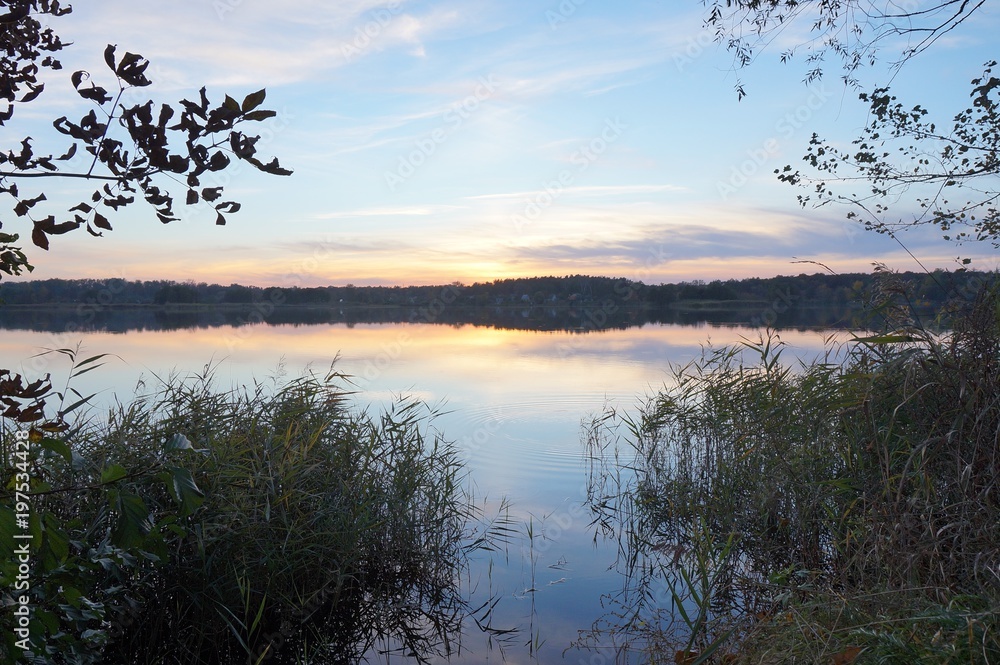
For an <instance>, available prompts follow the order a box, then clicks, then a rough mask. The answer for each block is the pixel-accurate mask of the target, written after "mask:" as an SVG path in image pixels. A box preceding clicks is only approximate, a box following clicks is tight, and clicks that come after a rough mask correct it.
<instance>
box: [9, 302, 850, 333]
mask: <svg viewBox="0 0 1000 665" xmlns="http://www.w3.org/2000/svg"><path fill="white" fill-rule="evenodd" d="M854 318H855V315H854V312H852V311H851V310H846V309H843V308H839V307H808V308H794V309H789V308H787V307H785V306H778V307H774V306H768V307H762V306H760V305H753V306H747V307H744V308H737V309H719V310H698V309H693V310H680V309H646V308H639V307H623V306H619V305H617V304H615V303H612V302H610V301H609V302H608V303H597V302H595V303H586V304H584V305H581V306H579V307H542V306H533V307H524V308H520V307H459V306H447V307H441V308H440V309H429V308H427V307H422V308H418V307H412V308H407V307H387V308H378V307H368V308H364V307H353V308H352V307H343V308H337V307H292V306H284V307H274V306H260V307H258V306H254V305H248V306H245V307H234V306H229V307H190V308H186V309H185V308H183V307H180V306H178V307H174V308H168V309H165V308H157V307H147V306H136V307H134V308H127V307H117V308H101V307H95V306H93V305H81V306H79V307H75V308H74V307H52V308H44V307H3V308H0V328H4V329H8V330H17V329H20V330H35V331H38V332H50V333H67V332H92V331H98V330H104V331H107V332H116V333H124V332H132V331H142V330H181V329H185V328H219V327H227V326H232V327H242V326H248V325H254V324H258V323H267V324H269V325H285V324H288V325H297V326H309V325H330V324H333V325H345V326H347V327H353V326H356V325H363V324H372V323H377V324H386V323H421V322H422V323H438V324H445V325H454V326H460V325H474V326H480V327H489V328H500V329H507V330H533V331H544V330H548V331H575V332H601V331H606V330H614V329H617V330H622V329H626V328H630V327H633V326H641V325H646V324H653V323H659V324H678V325H699V324H712V325H732V326H750V327H756V326H759V325H770V326H772V327H774V328H777V329H786V328H796V329H800V330H805V329H809V328H817V327H823V328H838V327H844V326H848V325H852V324H853V323H854Z"/></svg>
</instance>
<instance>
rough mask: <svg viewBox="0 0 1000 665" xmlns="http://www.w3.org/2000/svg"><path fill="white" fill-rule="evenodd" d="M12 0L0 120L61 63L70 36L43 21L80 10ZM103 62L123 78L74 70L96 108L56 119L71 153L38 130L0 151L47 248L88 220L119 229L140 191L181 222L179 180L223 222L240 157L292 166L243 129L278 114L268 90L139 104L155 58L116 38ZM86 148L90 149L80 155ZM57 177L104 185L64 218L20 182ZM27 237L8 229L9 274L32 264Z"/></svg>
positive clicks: (2, 245)
mask: <svg viewBox="0 0 1000 665" xmlns="http://www.w3.org/2000/svg"><path fill="white" fill-rule="evenodd" d="M5 4H6V8H7V10H8V12H7V13H6V14H5V15H4V16H3V17H2V20H0V43H2V44H3V45H4V47H5V48H4V49H3V50H2V52H0V91H2V93H0V96H2V97H3V98H4V99H5V100H6V102H7V105H6V108H5V109H4V110H3V111H0V125H6V124H7V123H8V122H9V121H10V120H11V119H12V118H13V116H14V113H15V110H18V109H20V108H21V107H23V106H24V105H25V104H29V103H31V102H33V101H34V100H35V99H37V98H38V97H39V95H40V94H41V93H42V92H43V90H44V87H45V86H44V84H43V83H42V82H40V81H39V80H38V78H37V77H38V73H39V71H40V70H41V69H43V68H44V69H49V70H52V71H59V70H61V69H62V63H61V62H60V61H59V60H58V59H56V57H55V56H56V54H58V53H59V52H60V51H62V50H63V48H64V47H65V46H66V45H65V44H64V43H63V42H62V41H61V40H60V39H59V36H58V35H57V34H56V33H55V32H54V31H53V29H52V28H51V27H49V26H43V21H47V20H51V19H55V18H58V17H61V16H63V15H65V14H68V13H70V12H71V11H72V9H71V8H70V7H69V6H63V5H61V4H60V3H59V2H58V0H14V1H12V2H7V3H5ZM43 53H44V54H45V55H44V57H43ZM104 61H105V63H106V64H107V66H108V68H109V69H110V71H111V76H112V78H113V80H114V82H115V85H114V86H113V87H112V88H111V92H109V89H108V88H105V87H102V86H101V85H98V84H97V83H95V82H94V81H93V80H92V78H91V74H90V72H87V71H83V70H78V71H75V72H73V74H72V75H71V76H70V82H71V83H72V85H73V88H74V89H75V91H76V93H77V94H78V95H79V96H80V97H81V98H82V99H84V100H85V101H87V102H88V103H89V104H91V105H92V108H91V109H90V110H89V111H88V112H87V113H86V114H84V115H83V116H82V117H81V118H80V120H78V121H73V120H70V119H69V118H68V117H66V116H62V117H60V118H57V119H56V120H55V121H54V122H53V123H52V124H53V127H54V128H55V130H56V132H58V134H60V135H62V136H64V137H66V138H67V139H69V142H68V145H67V147H66V150H65V152H63V153H62V154H61V155H59V156H55V155H53V154H38V153H36V152H35V149H34V147H33V146H32V141H33V140H34V139H33V138H32V137H30V136H29V137H26V138H25V139H23V140H22V141H21V142H20V146H19V147H18V148H16V149H11V150H7V151H4V152H0V168H3V170H2V171H0V191H2V192H3V193H5V194H7V195H8V196H10V197H11V198H12V199H13V202H12V210H13V212H14V214H15V215H16V216H17V217H25V218H27V220H28V221H30V222H31V240H32V242H33V243H34V244H35V245H36V246H37V247H40V248H42V249H48V247H49V241H50V236H53V235H61V234H64V233H68V232H69V231H73V230H75V229H78V228H81V227H84V228H86V229H87V231H88V232H89V233H90V234H91V235H95V236H100V235H102V233H103V231H110V230H111V228H112V227H111V223H110V221H109V220H108V217H107V215H108V214H109V210H110V211H118V210H120V209H122V208H125V207H127V206H129V205H131V204H132V203H134V202H135V200H136V198H137V196H141V198H142V199H144V200H145V201H146V202H147V203H148V204H149V205H151V206H152V207H153V209H154V211H155V214H156V217H157V218H158V219H159V220H160V221H161V222H163V223H168V222H172V221H175V220H177V219H179V218H178V216H177V213H176V211H175V210H174V202H175V194H174V193H173V191H172V189H173V188H174V187H175V186H176V185H179V186H180V189H181V190H182V191H183V193H184V194H183V195H184V199H183V200H184V204H185V205H188V206H194V205H197V204H199V203H201V202H205V203H207V204H209V205H211V206H212V207H213V209H214V212H215V220H216V223H217V224H225V222H226V218H225V214H229V213H234V212H237V211H238V210H239V209H240V204H239V203H238V202H236V201H226V200H222V197H223V189H224V188H223V186H219V185H218V180H217V179H216V178H214V175H215V174H217V173H219V172H221V171H224V170H225V169H227V168H228V167H229V166H230V165H231V164H232V163H233V159H234V158H235V159H236V160H237V161H244V162H246V163H248V164H250V165H252V166H253V167H254V168H256V169H258V170H260V171H263V172H265V173H271V174H275V175H288V174H290V173H291V171H288V170H287V169H284V168H282V167H281V166H280V165H279V163H278V161H277V159H272V160H271V161H269V162H267V163H265V162H263V161H261V159H260V158H259V157H258V155H257V145H256V144H257V143H258V141H259V140H260V136H259V135H256V136H254V135H251V134H248V133H245V132H244V131H243V125H244V123H252V122H261V121H264V120H266V119H268V118H272V117H274V116H275V115H276V113H275V112H274V111H270V110H265V109H262V108H260V105H261V104H262V103H263V101H264V97H265V91H264V90H259V91H257V92H254V93H251V94H249V95H247V96H246V97H244V98H243V100H242V102H238V101H237V100H236V99H234V98H232V97H230V96H228V95H226V97H225V99H224V101H223V102H222V103H221V104H219V105H213V104H212V103H210V102H209V100H208V96H207V94H206V91H205V89H204V88H202V89H201V91H200V92H199V96H198V98H197V99H196V100H195V101H191V100H188V99H182V100H181V101H180V103H179V106H180V107H181V108H180V109H179V113H178V111H177V110H175V108H174V107H172V106H170V105H168V104H161V105H159V107H158V108H156V107H155V106H154V104H153V101H152V100H147V101H135V103H131V102H132V101H134V98H135V97H136V96H137V92H136V91H137V90H138V89H140V88H144V87H147V86H149V85H151V83H152V82H151V81H150V79H149V78H147V76H146V70H147V68H148V66H149V62H148V61H147V60H146V59H144V58H143V57H142V56H141V55H138V54H136V53H130V52H126V53H124V54H120V55H119V54H118V53H117V47H116V46H115V45H112V44H109V45H108V47H107V48H106V49H105V51H104ZM115 88H117V90H115ZM78 153H81V156H82V154H83V153H86V154H87V155H88V157H87V158H86V159H84V160H83V162H82V163H80V162H79V159H80V158H79V157H77V155H78ZM88 162H89V164H88ZM99 167H100V168H99ZM52 177H56V178H75V179H83V180H87V181H93V182H95V183H97V184H96V186H95V189H94V191H93V193H92V194H91V195H90V196H88V197H86V198H85V199H84V200H81V201H79V202H78V203H76V204H75V205H73V206H72V207H70V208H69V209H68V211H66V212H65V213H59V217H57V216H56V214H44V213H42V212H39V207H38V206H39V204H41V203H42V202H44V201H46V199H47V196H46V193H45V192H39V191H37V190H36V191H33V192H31V193H27V192H23V191H22V190H21V188H19V187H18V184H17V183H15V182H14V181H15V180H23V179H33V178H52ZM18 240H19V234H17V233H8V232H2V233H0V277H2V275H3V274H4V273H6V274H8V275H19V274H21V273H22V272H23V271H24V270H28V271H31V270H32V269H33V268H32V266H31V265H30V264H29V263H28V258H27V256H26V255H25V253H24V251H23V250H22V248H21V247H20V246H18V245H16V244H15V243H17V242H18Z"/></svg>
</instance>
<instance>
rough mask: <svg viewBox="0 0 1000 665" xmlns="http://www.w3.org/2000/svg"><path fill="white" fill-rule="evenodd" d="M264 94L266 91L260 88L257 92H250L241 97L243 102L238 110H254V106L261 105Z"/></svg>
mask: <svg viewBox="0 0 1000 665" xmlns="http://www.w3.org/2000/svg"><path fill="white" fill-rule="evenodd" d="M265 95H266V91H265V90H264V88H261V89H260V90H258V91H257V92H251V93H250V94H249V95H247V96H246V97H244V98H243V104H242V105H241V107H240V110H242V111H243V112H244V113H246V112H247V111H252V110H254V109H255V108H257V107H258V106H260V105H261V102H263V101H264V96H265Z"/></svg>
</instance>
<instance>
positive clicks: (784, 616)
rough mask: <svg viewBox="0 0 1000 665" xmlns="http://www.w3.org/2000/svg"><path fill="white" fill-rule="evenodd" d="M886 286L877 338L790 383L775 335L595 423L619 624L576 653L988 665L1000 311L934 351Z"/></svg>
mask: <svg viewBox="0 0 1000 665" xmlns="http://www.w3.org/2000/svg"><path fill="white" fill-rule="evenodd" d="M881 283H882V288H883V291H882V294H881V295H882V297H881V298H880V299H879V301H878V307H877V308H876V310H875V311H876V312H877V313H878V314H879V315H880V316H881V317H882V319H881V320H882V321H883V328H882V329H881V330H880V331H879V332H878V333H875V334H865V335H864V336H859V337H857V338H856V339H854V340H853V341H852V342H850V343H849V344H846V345H838V344H835V343H833V341H832V340H830V341H829V344H828V352H827V354H826V355H825V356H824V357H823V358H820V359H817V360H815V361H813V362H809V363H800V364H798V365H789V364H786V363H784V362H782V353H783V351H784V347H783V345H782V343H781V342H780V339H779V338H778V337H777V335H775V334H773V333H771V334H767V335H764V336H763V337H762V338H761V339H759V340H757V341H753V342H750V341H748V342H746V343H744V344H742V345H740V346H739V347H733V348H725V349H708V350H706V352H705V353H704V355H703V357H702V358H701V359H700V360H699V361H697V362H694V363H692V364H690V365H687V366H685V367H678V368H674V376H673V381H672V383H671V384H669V386H668V387H666V388H664V389H663V390H662V391H661V392H660V393H659V394H657V395H655V396H653V397H651V398H650V399H649V400H648V401H647V402H646V403H645V404H644V405H643V406H642V408H641V409H640V410H639V413H638V414H637V415H634V416H631V415H628V414H622V413H614V412H609V413H607V414H604V415H603V416H602V417H600V418H597V419H595V420H594V422H593V423H591V426H590V429H589V435H588V439H589V441H590V446H591V450H592V457H593V459H594V460H595V473H594V475H593V481H592V496H593V497H594V499H593V500H592V502H591V503H592V508H593V510H594V520H595V525H597V526H598V528H600V529H603V530H604V531H605V532H606V533H609V534H614V536H615V537H617V538H618V539H619V543H620V551H621V554H622V557H621V563H622V570H623V572H624V573H625V576H624V580H625V584H624V586H623V591H622V593H621V594H620V595H619V596H618V597H617V598H616V599H615V600H616V602H617V603H618V608H617V609H616V613H617V614H618V615H619V616H629V617H631V618H630V620H629V621H628V622H627V623H622V622H617V623H616V622H614V621H605V622H603V623H600V624H596V625H595V626H594V629H593V630H592V631H591V633H590V634H589V635H586V636H584V639H583V640H582V643H583V644H595V643H596V642H597V641H598V639H607V638H608V636H609V635H610V634H612V633H613V634H615V636H616V639H617V641H618V643H619V644H622V645H623V648H622V649H621V653H626V652H628V651H635V650H645V651H646V652H647V653H650V654H653V656H652V657H654V658H659V659H666V656H665V655H664V654H667V655H669V657H672V658H676V659H677V660H676V662H686V663H700V662H723V661H725V662H758V663H760V662H763V663H772V662H773V663H777V662H817V663H829V662H835V663H850V662H855V661H857V662H918V661H919V662H935V663H936V662H941V663H944V662H948V663H951V662H963V663H990V662H1000V548H998V546H997V543H1000V519H998V518H1000V297H998V293H997V290H996V288H995V287H991V286H989V285H987V286H986V287H984V288H983V289H982V290H981V291H980V292H979V293H978V294H977V295H976V296H975V297H974V298H973V299H971V300H969V301H965V302H963V303H962V304H961V306H960V307H957V308H954V309H952V310H950V311H949V312H948V316H949V317H950V318H949V322H950V324H951V327H950V329H949V330H948V331H947V332H943V333H941V332H938V333H934V332H931V331H929V330H928V329H927V327H925V326H923V325H921V322H920V321H919V320H918V319H916V318H914V317H913V316H912V315H911V311H912V310H910V309H909V308H907V307H906V306H905V304H906V303H905V294H906V291H905V287H904V286H903V285H899V284H898V283H895V282H894V281H893V279H892V276H891V275H885V276H884V279H883V280H882V282H881ZM614 460H618V462H617V463H616V462H615V461H614ZM622 460H626V461H625V462H622ZM623 467H624V468H625V470H626V472H624V473H623V470H622V468H623ZM637 627H639V628H638V629H636V628H637Z"/></svg>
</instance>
